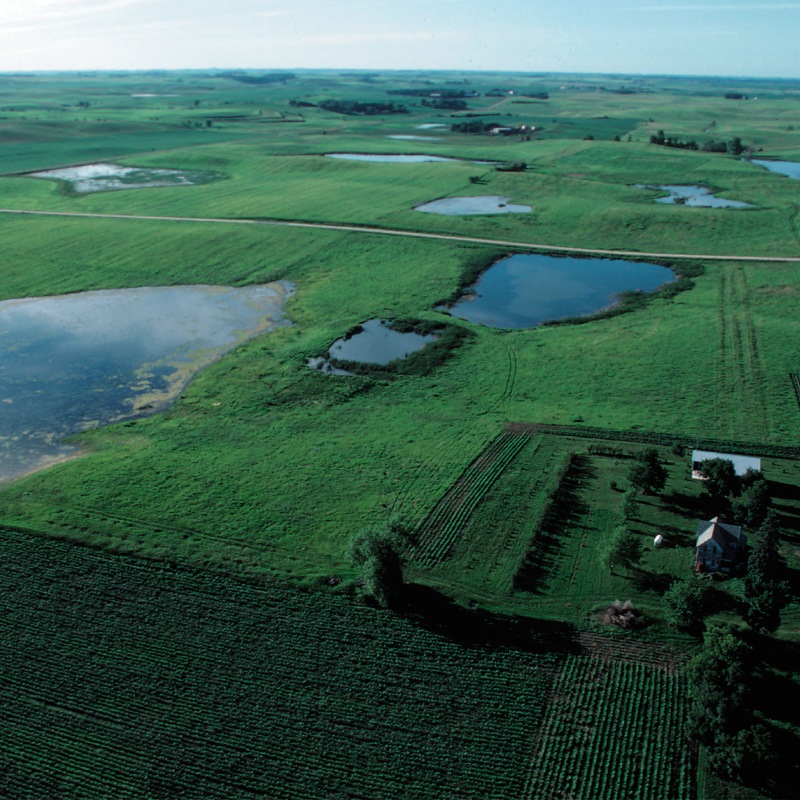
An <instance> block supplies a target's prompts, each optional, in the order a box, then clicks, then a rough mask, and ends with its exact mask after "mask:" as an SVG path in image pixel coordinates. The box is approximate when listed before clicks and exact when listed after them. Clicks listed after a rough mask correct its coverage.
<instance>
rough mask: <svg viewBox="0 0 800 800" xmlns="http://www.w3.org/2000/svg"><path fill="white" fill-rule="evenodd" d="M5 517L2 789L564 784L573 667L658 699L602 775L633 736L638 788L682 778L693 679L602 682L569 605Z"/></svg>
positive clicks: (244, 792)
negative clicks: (546, 611)
mask: <svg viewBox="0 0 800 800" xmlns="http://www.w3.org/2000/svg"><path fill="white" fill-rule="evenodd" d="M0 536H2V544H3V558H4V564H5V569H4V570H3V575H2V579H1V580H0V583H1V584H2V593H0V594H2V597H3V619H4V628H5V631H6V635H7V636H9V637H12V638H13V641H14V647H13V648H8V649H6V650H5V652H4V656H3V658H2V674H3V682H2V688H0V705H1V706H2V709H3V720H4V724H3V733H2V741H3V742H4V743H5V744H6V745H11V744H13V747H8V748H5V747H4V750H3V753H2V756H0V791H2V794H3V796H4V797H15V798H22V797H41V798H44V797H52V798H56V797H58V798H61V797H63V798H67V797H69V798H100V797H103V798H105V797H115V798H135V797H150V798H174V797H203V798H209V800H211V798H226V800H229V799H230V798H251V797H264V796H268V797H274V798H319V797H387V796H402V797H415V798H421V799H423V798H429V797H431V796H437V797H452V798H460V797H463V798H474V797H519V796H522V794H523V787H525V788H524V796H526V797H541V796H542V794H541V793H540V792H539V790H538V789H537V788H536V786H537V785H538V784H541V783H542V782H546V783H547V784H548V785H549V786H550V787H551V788H549V789H548V791H555V792H560V791H571V790H570V789H569V787H570V786H571V784H572V775H571V774H570V773H571V771H572V770H574V769H576V767H570V771H568V772H567V773H566V774H558V775H556V774H548V773H549V772H550V768H549V766H548V767H547V768H544V765H545V764H548V763H549V762H548V760H547V759H553V758H555V757H556V753H558V752H561V751H562V750H567V751H569V750H574V747H575V745H576V744H577V743H578V742H579V741H580V737H581V726H580V724H579V722H578V720H577V719H572V718H570V717H569V716H565V712H564V709H563V707H562V706H563V703H564V702H565V699H564V694H565V685H567V684H572V683H575V682H576V681H577V682H578V683H580V682H582V681H583V682H585V683H586V691H590V692H597V691H600V696H599V697H598V698H597V700H594V701H593V702H592V705H597V704H598V703H600V704H601V705H602V713H603V714H604V715H609V716H612V717H613V716H615V715H616V713H617V712H620V713H622V714H623V716H624V715H625V714H630V713H631V709H633V708H636V707H637V706H639V705H640V704H642V703H649V704H651V705H652V706H653V708H654V709H659V712H657V713H654V714H653V716H651V717H650V718H649V719H647V720H642V721H641V722H640V723H639V725H638V726H637V729H636V736H637V747H636V748H632V747H629V746H626V747H624V748H622V750H623V751H624V752H621V753H619V754H617V753H616V752H613V751H611V750H609V751H608V753H607V758H606V760H605V761H597V762H594V770H596V772H597V775H594V774H592V775H591V778H592V780H593V781H595V782H601V783H602V782H606V783H609V784H610V785H612V786H613V785H614V784H613V781H614V778H613V774H614V773H613V770H614V769H617V770H620V771H621V768H622V767H621V765H622V764H624V763H625V762H624V758H625V757H626V755H625V754H626V753H627V754H628V756H627V757H629V758H631V760H632V762H634V763H635V769H634V771H632V772H631V771H628V769H627V767H626V768H625V769H626V771H627V774H628V775H629V783H630V784H631V787H633V786H637V787H638V788H636V789H633V793H631V794H630V795H629V796H630V797H637V798H639V797H640V798H642V799H643V800H645V799H646V798H649V797H652V794H651V793H650V792H651V788H649V787H653V786H664V785H669V786H670V796H674V797H685V796H689V793H690V790H689V789H688V786H690V785H691V784H690V781H691V777H692V769H693V767H692V764H691V758H690V757H689V756H688V755H681V748H680V742H681V733H682V726H683V715H682V708H683V703H684V698H685V691H686V686H685V681H684V680H682V679H681V678H680V677H678V676H676V675H673V674H670V672H669V671H668V664H669V662H668V661H665V662H664V663H662V664H657V663H654V664H649V665H642V664H636V665H634V664H631V663H620V664H617V665H615V666H613V667H611V670H612V673H611V675H609V676H608V677H607V679H606V681H605V682H604V683H601V684H598V685H597V686H596V685H595V677H596V675H595V673H596V672H597V670H600V671H601V672H605V670H606V669H609V667H603V666H602V665H601V663H600V662H597V661H596V660H593V659H591V658H590V657H588V656H586V655H578V653H579V651H580V649H581V646H580V643H579V642H578V641H577V640H576V639H574V637H573V636H572V635H571V633H570V630H569V628H568V627H567V626H558V625H550V626H548V625H546V624H543V625H539V626H537V625H524V624H522V623H517V624H515V623H514V622H513V621H509V620H506V621H505V622H503V621H501V620H495V621H492V620H491V619H489V618H485V617H482V616H481V615H478V614H469V613H468V612H461V613H459V612H457V611H456V610H455V609H452V610H449V611H448V608H447V603H446V601H443V599H439V600H434V599H433V598H434V597H435V595H431V596H430V597H425V596H424V595H421V596H420V598H419V607H420V612H419V613H415V614H411V615H410V616H409V617H408V618H405V619H404V618H400V617H385V616H384V615H382V614H381V612H380V611H377V610H375V609H371V608H366V607H358V606H354V605H353V603H352V601H351V600H350V599H348V598H346V597H342V596H338V595H335V594H333V593H332V592H330V591H326V592H323V591H315V592H297V591H294V590H292V589H289V588H281V587H278V586H268V587H254V586H247V585H244V584H237V583H235V582H233V581H231V580H229V579H226V578H223V577H219V576H214V575H207V574H202V573H197V572H192V571H186V570H183V569H180V568H177V567H175V566H172V565H167V564H159V563H158V562H145V561H138V560H135V559H130V558H116V559H109V558H107V557H105V556H104V555H103V554H102V553H100V552H97V551H93V550H90V549H88V548H84V547H80V546H78V547H76V546H71V545H69V544H65V543H59V542H52V541H46V540H43V539H40V538H38V537H32V536H29V535H26V534H23V533H21V532H19V531H3V532H2V533H1V534H0ZM423 611H424V612H426V613H422V612H423ZM426 614H427V615H426ZM450 617H451V618H452V619H450ZM622 652H623V653H624V648H623V650H622ZM56 673H57V676H58V677H57V678H56V677H55V675H56ZM554 680H556V681H557V684H556V686H555V687H554V686H553V681H554ZM604 684H607V685H604ZM601 687H602V689H601ZM601 698H602V699H601ZM659 713H663V715H664V719H662V718H661V717H660V715H659ZM552 716H557V717H558V718H559V723H558V724H559V726H560V727H559V728H558V732H557V733H556V732H551V730H550V729H551V728H552V727H553V726H554V721H553V720H552V719H551V717H552ZM665 722H666V723H667V724H666V725H665V724H664V723H665ZM645 743H647V745H645ZM643 745H645V746H648V750H649V755H646V756H645V757H642V755H641V753H640V752H638V750H639V748H640V747H641V746H643ZM662 747H666V748H668V749H670V750H671V751H672V755H671V756H669V757H667V758H662V757H660V756H659V755H658V753H659V751H660V749H661V748H662ZM540 750H541V751H544V752H540ZM621 759H622V760H621ZM612 761H613V763H614V765H615V767H612V766H611V762H612ZM609 771H610V772H609ZM545 776H546V777H545ZM603 776H605V777H603ZM643 776H647V777H646V780H643ZM673 776H674V777H673ZM617 780H619V779H617ZM673 782H674V787H673ZM595 785H596V783H595ZM581 796H591V795H581Z"/></svg>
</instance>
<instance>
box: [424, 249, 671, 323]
mask: <svg viewBox="0 0 800 800" xmlns="http://www.w3.org/2000/svg"><path fill="white" fill-rule="evenodd" d="M674 279H675V274H674V273H673V272H672V270H670V269H668V268H667V267H662V266H660V265H658V264H650V263H647V262H637V261H624V260H614V259H604V258H569V257H562V256H545V255H537V254H517V255H513V256H508V257H507V258H503V259H501V260H500V261H497V262H495V263H494V264H493V265H492V266H491V267H489V269H488V270H486V272H484V273H483V274H482V275H481V277H480V278H479V279H478V282H477V283H476V284H475V285H474V287H473V290H474V293H473V294H468V295H466V296H464V297H463V298H462V299H460V300H459V301H457V302H456V303H455V304H454V305H453V306H449V307H442V308H440V309H439V310H441V311H447V312H448V313H449V314H452V315H453V316H454V317H459V318H460V319H465V320H468V321H469V322H475V323H478V324H480V325H487V326H488V327H490V328H505V329H520V328H535V327H536V326H537V325H541V324H542V323H544V322H553V321H556V320H559V319H566V318H572V317H582V316H589V315H591V314H595V313H597V312H598V311H602V310H603V309H606V308H609V307H611V306H614V305H616V304H617V303H618V302H619V294H620V293H622V292H631V291H643V292H649V291H652V290H653V289H657V288H658V287H659V286H663V285H664V284H665V283H669V282H670V281H672V280H674Z"/></svg>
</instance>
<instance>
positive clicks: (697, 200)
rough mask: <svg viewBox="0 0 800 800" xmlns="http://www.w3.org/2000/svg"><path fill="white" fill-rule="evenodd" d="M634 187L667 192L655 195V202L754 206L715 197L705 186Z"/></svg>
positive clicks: (707, 205) (663, 185)
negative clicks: (664, 194)
mask: <svg viewBox="0 0 800 800" xmlns="http://www.w3.org/2000/svg"><path fill="white" fill-rule="evenodd" d="M634 189H652V190H655V191H659V190H660V191H662V192H669V194H668V195H667V197H656V198H655V200H654V202H656V203H671V204H677V205H684V206H696V207H700V208H755V206H752V205H751V204H750V203H743V202H741V201H740V200H726V199H725V198H723V197H717V196H716V195H714V193H713V192H712V191H711V189H709V188H707V187H705V186H689V185H678V184H662V185H656V186H651V185H648V184H642V183H636V184H634Z"/></svg>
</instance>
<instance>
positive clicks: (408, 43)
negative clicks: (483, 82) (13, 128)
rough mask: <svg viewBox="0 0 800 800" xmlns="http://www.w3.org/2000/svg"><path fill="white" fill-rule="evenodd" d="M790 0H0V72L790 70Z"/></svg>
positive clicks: (799, 16)
mask: <svg viewBox="0 0 800 800" xmlns="http://www.w3.org/2000/svg"><path fill="white" fill-rule="evenodd" d="M798 33H800V0H796V1H794V2H793V1H792V0H786V1H785V2H770V0H741V1H737V0H482V2H476V0H280V2H277V1H276V0H0V70H2V71H15V70H36V69H42V70H52V69H147V68H164V69H170V68H174V69H177V68H206V67H245V68H262V69H276V68H285V69H299V68H303V67H309V68H311V67H330V68H337V69H340V68H352V69H469V70H514V71H517V70H519V71H551V72H555V71H562V72H627V73H655V74H658V73H662V74H663V73H668V74H690V75H692V74H694V75H745V76H774V77H790V78H798V77H800V47H798V41H797V39H798Z"/></svg>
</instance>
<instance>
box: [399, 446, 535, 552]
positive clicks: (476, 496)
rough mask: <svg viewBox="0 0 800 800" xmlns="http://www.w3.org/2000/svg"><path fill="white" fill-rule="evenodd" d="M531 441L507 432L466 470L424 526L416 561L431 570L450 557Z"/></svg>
mask: <svg viewBox="0 0 800 800" xmlns="http://www.w3.org/2000/svg"><path fill="white" fill-rule="evenodd" d="M529 440H530V435H529V434H527V433H513V432H511V431H504V432H503V433H501V434H500V435H499V436H498V437H497V438H495V439H494V440H493V441H492V442H491V443H490V444H489V445H488V447H486V449H485V450H484V451H483V452H482V453H481V454H480V455H479V456H478V457H477V458H476V459H475V460H474V461H473V462H472V463H471V464H470V465H469V466H468V467H467V468H466V469H465V470H464V472H463V473H462V474H461V475H460V476H459V478H458V480H457V481H456V482H455V484H454V485H453V486H452V487H451V488H450V489H449V490H448V491H447V493H446V494H445V495H444V497H443V498H442V499H441V500H440V501H439V502H438V503H437V504H436V506H435V508H434V509H433V511H431V513H430V514H429V515H428V518H427V519H426V520H425V522H424V523H423V524H422V526H421V529H420V535H419V543H418V544H417V546H416V547H415V549H414V551H413V557H414V559H415V560H416V561H418V562H419V563H420V564H421V565H423V566H427V567H430V566H434V565H436V564H438V563H440V562H441V561H443V560H444V559H446V558H447V557H448V555H449V554H450V551H451V549H452V547H453V544H454V543H455V541H456V539H457V537H458V534H459V533H460V531H461V530H462V529H463V527H464V525H465V524H466V522H467V520H468V519H469V518H470V516H471V514H472V512H473V511H474V510H475V508H476V506H477V505H478V503H480V501H481V500H482V499H483V498H484V496H485V495H486V493H487V492H488V491H489V489H490V488H491V487H492V484H493V483H494V482H495V481H496V480H497V479H498V478H499V477H500V475H501V474H502V472H503V470H504V469H505V468H506V467H507V466H508V465H509V464H510V463H511V461H512V460H513V459H514V457H515V456H516V455H517V453H519V451H520V450H521V449H522V448H523V447H524V446H525V445H526V444H527V442H528V441H529Z"/></svg>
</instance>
